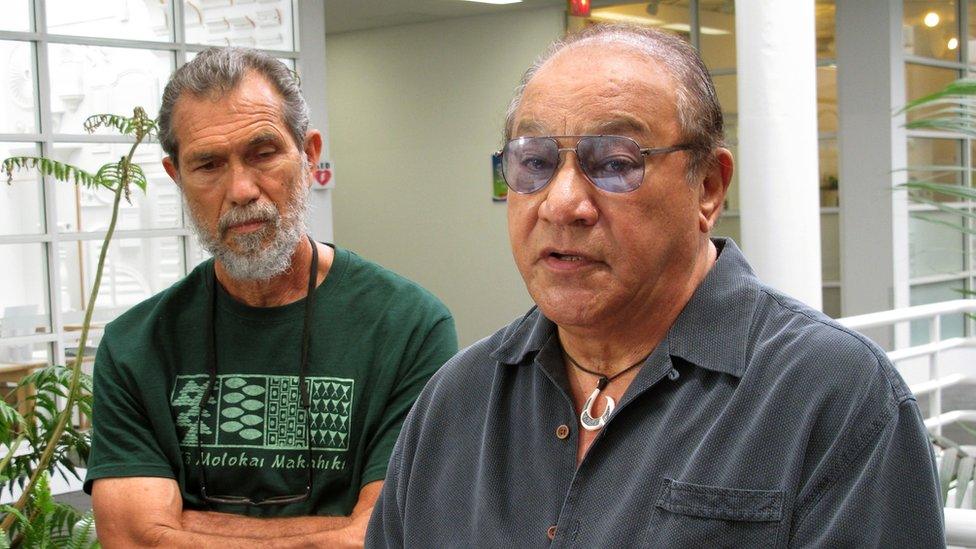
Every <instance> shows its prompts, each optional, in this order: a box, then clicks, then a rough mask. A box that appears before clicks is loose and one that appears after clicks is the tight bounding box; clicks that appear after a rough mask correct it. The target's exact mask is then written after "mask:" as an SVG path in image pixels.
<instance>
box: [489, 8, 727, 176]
mask: <svg viewBox="0 0 976 549" xmlns="http://www.w3.org/2000/svg"><path fill="white" fill-rule="evenodd" d="M583 45H599V46H607V45H620V46H625V47H628V48H631V49H633V50H636V51H637V53H639V54H641V55H642V56H644V57H646V58H649V59H651V60H654V61H656V62H657V63H659V64H661V65H662V66H663V67H665V68H666V69H667V70H668V71H670V72H671V75H672V76H673V77H674V80H675V82H676V83H677V87H676V89H675V96H676V101H675V102H676V106H677V111H678V125H679V128H680V130H681V133H682V141H683V142H685V143H690V144H693V145H695V148H694V149H692V150H691V151H690V153H689V154H690V159H689V161H688V169H687V173H686V175H687V179H688V180H689V182H691V181H693V180H694V179H695V178H696V177H697V176H698V175H699V174H701V173H702V172H703V171H704V170H706V169H708V168H710V167H711V166H712V162H714V156H713V155H712V152H713V151H714V150H715V149H716V148H718V147H721V146H723V144H724V133H723V128H722V107H721V106H720V105H719V102H718V96H717V95H716V93H715V85H714V84H713V83H712V79H711V77H710V76H709V75H708V69H707V68H706V67H705V63H704V62H703V61H702V59H701V56H699V55H698V52H697V51H695V49H694V48H693V47H691V45H690V44H688V43H687V42H685V41H684V40H682V39H681V38H679V37H677V36H675V35H673V34H670V33H667V32H664V31H660V30H656V29H652V28H648V27H639V26H635V25H621V24H613V25H592V26H590V27H587V28H585V29H583V30H582V31H579V32H575V33H573V34H570V35H568V36H566V37H565V38H563V39H560V40H556V41H555V42H553V43H552V44H550V46H549V48H548V49H547V50H546V51H545V52H544V53H543V54H542V55H541V56H539V58H538V59H536V60H535V62H534V63H533V64H532V66H530V67H529V68H528V69H527V70H526V71H525V74H523V75H522V81H521V82H520V83H519V85H518V87H517V88H516V89H515V96H514V97H513V98H512V101H511V103H510V104H509V106H508V112H507V113H506V116H505V140H506V141H507V140H509V139H511V138H512V132H513V131H514V129H515V128H514V127H513V124H514V123H515V113H516V111H518V108H519V105H520V104H521V102H522V96H523V94H524V93H525V87H526V86H527V85H528V83H529V82H530V81H531V80H532V78H533V77H534V76H535V75H536V73H538V72H539V70H540V69H541V68H542V67H543V66H544V65H545V64H546V63H548V62H549V61H550V60H551V59H552V58H553V57H555V56H556V55H558V54H559V53H560V52H562V51H563V50H565V49H567V48H570V47H576V46H583Z"/></svg>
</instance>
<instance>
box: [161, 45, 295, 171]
mask: <svg viewBox="0 0 976 549" xmlns="http://www.w3.org/2000/svg"><path fill="white" fill-rule="evenodd" d="M248 71H254V72H256V73H258V74H260V75H261V76H263V77H265V78H267V79H268V82H270V83H271V85H273V86H274V87H275V89H277V90H278V93H280V94H281V98H282V102H281V103H282V108H281V117H282V119H284V121H285V124H286V125H287V126H288V130H289V131H290V132H291V135H292V137H293V138H294V139H295V144H296V145H297V146H298V148H299V149H301V148H303V147H304V146H305V132H306V131H307V130H308V105H307V104H306V103H305V97H304V96H302V91H301V88H300V86H299V80H298V76H297V75H296V74H295V73H294V72H293V71H292V70H291V69H289V68H288V67H287V66H286V65H285V64H284V63H282V62H281V61H278V60H277V59H275V58H274V57H272V56H270V55H268V54H266V53H264V52H261V51H258V50H253V49H249V48H208V49H206V50H204V51H202V52H200V53H199V54H198V55H197V56H196V57H194V58H193V60H192V61H190V62H189V63H187V64H185V65H183V66H182V67H180V68H179V69H177V70H176V72H174V73H173V76H172V77H170V79H169V82H168V83H167V84H166V89H165V90H164V91H163V101H162V105H160V107H159V117H158V118H157V124H158V126H159V131H158V135H159V143H160V145H162V147H163V151H165V152H166V154H167V155H169V156H170V158H172V159H173V163H174V164H175V163H176V162H177V159H178V155H179V143H178V142H177V141H176V132H175V130H174V128H173V108H174V107H175V106H176V102H177V101H178V100H179V99H180V97H183V94H185V93H189V94H190V95H192V96H193V97H197V98H200V97H208V96H209V97H213V98H217V97H219V96H220V95H222V94H225V93H227V92H229V91H231V90H233V89H235V88H236V87H237V86H238V84H240V83H241V80H242V79H243V78H244V75H245V74H247V73H248Z"/></svg>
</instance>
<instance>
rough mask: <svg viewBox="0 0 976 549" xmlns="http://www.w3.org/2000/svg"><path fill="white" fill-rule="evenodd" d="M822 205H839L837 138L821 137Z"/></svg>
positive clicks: (831, 206) (827, 206) (829, 206)
mask: <svg viewBox="0 0 976 549" xmlns="http://www.w3.org/2000/svg"><path fill="white" fill-rule="evenodd" d="M818 151H819V152H820V207H821V208H833V207H836V206H837V205H838V199H839V192H840V182H839V180H838V178H837V176H838V173H839V172H838V170H837V140H836V139H821V140H820V147H819V148H818Z"/></svg>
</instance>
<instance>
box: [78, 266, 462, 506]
mask: <svg viewBox="0 0 976 549" xmlns="http://www.w3.org/2000/svg"><path fill="white" fill-rule="evenodd" d="M212 276H213V261H212V260H211V261H207V262H205V263H203V264H201V265H200V266H198V267H197V268H196V269H194V270H193V272H191V273H190V274H189V275H188V276H187V277H186V278H184V279H183V280H181V281H180V282H178V283H176V284H175V285H173V286H172V287H170V288H169V289H167V290H165V291H163V292H162V293H160V294H158V295H156V296H154V297H152V298H150V299H148V300H147V301H144V302H142V303H140V304H139V305H136V306H135V307H133V308H132V309H131V310H129V311H127V312H126V313H125V314H123V315H122V316H120V317H119V318H118V319H116V320H115V321H114V322H112V323H110V324H109V325H108V326H106V328H105V335H104V337H103V338H102V342H101V345H100V346H99V349H98V354H97V356H96V359H95V373H94V382H95V388H94V389H95V393H94V397H95V404H94V415H93V420H92V424H93V435H92V452H91V456H90V459H89V462H88V476H87V478H86V479H85V491H86V492H89V493H90V492H91V485H92V481H94V480H96V479H100V478H106V477H135V476H147V477H167V478H173V479H175V480H176V481H177V482H178V483H179V486H180V490H181V492H182V494H183V503H184V506H185V507H186V508H191V509H192V508H205V507H209V508H211V509H213V510H216V511H223V512H234V513H241V514H248V515H252V516H295V515H348V514H349V513H350V512H351V511H352V509H353V507H354V506H355V504H356V501H357V500H358V496H359V490H360V488H361V487H362V486H363V485H365V484H366V483H369V482H372V481H374V480H380V479H383V478H384V477H385V476H386V468H387V462H388V461H389V458H390V453H391V452H392V450H393V445H394V443H395V442H396V438H397V435H398V434H399V431H400V426H401V424H402V423H403V419H404V417H405V416H406V414H407V412H408V411H409V410H410V407H411V406H412V405H413V402H414V400H415V399H416V397H417V395H418V394H419V393H420V390H421V389H422V388H423V386H424V384H425V383H426V382H427V380H428V378H430V376H431V375H432V374H433V373H434V372H435V371H436V370H437V369H438V368H439V367H440V366H441V365H442V364H444V362H446V361H447V360H448V359H449V358H451V357H452V356H453V355H454V353H455V352H456V351H457V336H456V334H455V330H454V321H453V319H452V318H451V315H450V313H449V312H448V311H447V309H446V308H445V307H444V305H443V304H442V303H441V302H440V301H438V300H437V299H436V298H435V297H434V296H432V295H431V294H430V293H428V292H427V291H426V290H424V289H422V288H421V287H420V286H418V285H416V284H414V283H412V282H410V281H408V280H406V279H404V278H402V277H400V276H398V275H396V274H394V273H392V272H390V271H387V270H385V269H383V268H382V267H379V266H378V265H376V264H373V263H370V262H368V261H366V260H364V259H362V258H360V257H359V256H357V255H356V254H354V253H352V252H349V251H348V250H344V249H341V248H336V249H335V260H334V262H333V265H332V268H331V270H330V271H329V274H328V276H327V277H326V279H325V281H324V282H323V283H322V284H320V285H319V287H318V288H317V289H316V290H315V292H316V293H315V302H314V310H313V312H312V322H311V328H310V332H311V344H310V348H309V362H308V364H309V366H308V374H307V376H308V382H309V389H310V393H311V408H310V415H311V417H310V418H308V419H309V420H310V424H311V429H309V430H306V416H305V412H304V409H303V408H301V407H300V405H299V403H300V398H299V389H298V385H299V383H298V374H299V367H300V362H301V335H302V325H303V320H304V313H305V310H304V306H305V300H304V299H302V300H300V301H297V302H295V303H291V304H288V305H285V306H282V307H268V308H256V307H249V306H247V305H244V304H242V303H239V302H237V301H235V300H234V299H233V298H231V297H230V296H229V295H228V294H227V293H226V291H224V290H223V288H221V287H220V285H219V284H217V285H216V287H217V288H218V294H217V312H216V348H217V357H218V358H217V362H218V364H217V384H216V385H215V387H214V390H213V392H212V396H211V399H210V400H209V402H208V404H207V406H205V407H204V411H203V414H202V416H201V417H200V422H199V425H200V428H199V433H198V432H197V431H198V429H197V425H198V422H197V419H198V418H197V416H198V413H199V412H198V410H199V407H198V406H199V403H200V400H201V398H202V397H203V390H204V388H205V387H206V385H207V381H208V379H209V374H208V372H209V367H208V364H207V356H208V352H207V348H208V347H207V345H208V337H207V332H208V328H207V326H208V325H209V321H208V318H209V315H210V306H211V303H212V300H211V294H210V293H209V290H208V283H207V278H208V277H212ZM198 436H199V437H200V438H199V451H198V439H197V437H198ZM309 443H311V446H312V459H311V462H310V463H309V460H308V445H309ZM309 465H311V467H312V470H313V489H312V495H311V497H310V498H309V499H308V500H307V501H305V502H302V503H293V504H287V505H274V506H261V507H258V506H243V505H222V504H215V505H209V506H208V505H207V504H206V503H205V502H203V500H202V498H201V497H200V475H201V469H202V468H204V467H205V468H206V482H207V492H208V494H210V495H240V496H247V497H251V498H265V497H271V496H276V495H278V496H283V495H293V494H300V493H302V492H304V487H305V481H306V479H307V475H306V470H307V467H308V466H309Z"/></svg>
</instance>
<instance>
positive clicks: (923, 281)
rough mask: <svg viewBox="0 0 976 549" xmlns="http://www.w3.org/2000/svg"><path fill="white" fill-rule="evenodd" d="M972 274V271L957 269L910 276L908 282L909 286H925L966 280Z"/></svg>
mask: <svg viewBox="0 0 976 549" xmlns="http://www.w3.org/2000/svg"><path fill="white" fill-rule="evenodd" d="M972 275H973V272H972V271H968V270H967V271H959V272H955V273H945V274H934V275H925V276H917V277H912V278H911V279H910V280H909V281H908V283H909V284H910V285H911V286H913V287H914V286H927V285H929V284H939V283H942V282H954V281H956V280H962V281H963V282H965V281H966V279H967V278H969V277H971V276H972Z"/></svg>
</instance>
